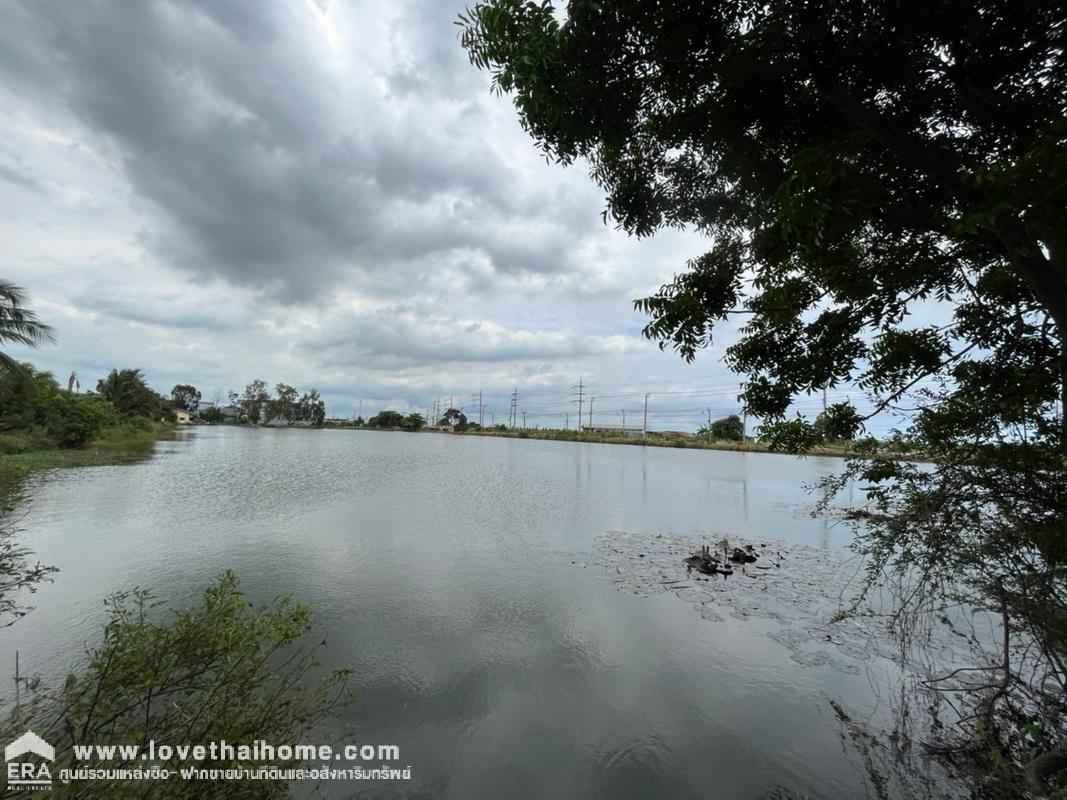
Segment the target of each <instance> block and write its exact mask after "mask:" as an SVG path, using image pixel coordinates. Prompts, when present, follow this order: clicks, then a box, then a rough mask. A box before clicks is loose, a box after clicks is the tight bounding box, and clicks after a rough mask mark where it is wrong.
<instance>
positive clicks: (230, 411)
mask: <svg viewBox="0 0 1067 800" xmlns="http://www.w3.org/2000/svg"><path fill="white" fill-rule="evenodd" d="M219 413H220V414H222V416H224V417H225V418H226V419H237V418H238V417H239V416H241V410H240V409H239V408H238V407H237V406H223V407H222V408H220V409H219Z"/></svg>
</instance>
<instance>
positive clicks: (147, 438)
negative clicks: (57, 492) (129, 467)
mask: <svg viewBox="0 0 1067 800" xmlns="http://www.w3.org/2000/svg"><path fill="white" fill-rule="evenodd" d="M174 427H175V426H174V425H173V424H171V423H167V422H153V421H151V420H138V421H137V422H132V423H131V422H123V423H120V424H118V425H114V426H111V427H109V428H105V429H104V431H103V432H102V433H101V434H100V435H99V436H98V437H97V438H95V439H94V440H93V441H91V442H89V443H88V444H87V445H85V446H84V447H71V448H43V449H36V450H24V451H22V452H17V453H0V489H2V487H3V486H4V485H12V484H15V483H17V482H18V481H19V479H21V478H22V477H24V476H25V475H26V474H27V473H29V472H31V471H33V470H38V469H55V468H58V467H91V466H100V465H104V464H125V463H131V462H134V461H140V460H141V459H144V458H147V457H148V456H149V455H151V453H152V448H153V447H154V446H155V443H156V442H157V441H158V440H159V439H161V438H164V437H166V436H168V435H169V434H170V433H171V432H173V430H174Z"/></svg>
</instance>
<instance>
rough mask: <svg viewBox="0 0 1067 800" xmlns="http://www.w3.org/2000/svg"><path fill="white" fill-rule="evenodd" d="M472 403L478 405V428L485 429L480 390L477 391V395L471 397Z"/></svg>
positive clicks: (483, 408)
mask: <svg viewBox="0 0 1067 800" xmlns="http://www.w3.org/2000/svg"><path fill="white" fill-rule="evenodd" d="M471 402H472V403H477V404H478V427H479V428H484V427H485V406H484V405H483V404H482V390H481V389H479V390H478V394H476V395H474V396H473V397H471Z"/></svg>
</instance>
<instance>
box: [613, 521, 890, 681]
mask: <svg viewBox="0 0 1067 800" xmlns="http://www.w3.org/2000/svg"><path fill="white" fill-rule="evenodd" d="M594 547H595V554H594V559H595V563H596V564H597V565H598V566H600V567H602V568H606V569H607V570H608V572H609V575H610V579H611V581H612V582H613V583H614V584H615V586H616V588H618V589H619V590H620V591H624V592H627V593H628V594H635V595H637V596H639V597H647V596H650V595H655V594H662V593H664V592H673V593H674V594H675V596H677V597H678V598H679V599H680V600H683V601H684V602H686V603H687V604H689V605H690V606H691V607H692V609H693V611H695V612H696V614H697V615H699V616H700V617H702V618H703V619H706V620H710V621H715V622H720V621H723V620H724V619H725V618H726V616H729V617H730V618H732V619H735V620H742V621H745V620H753V619H758V620H763V621H765V622H768V623H770V624H771V625H770V627H767V625H763V624H761V625H760V626H759V631H760V633H761V634H762V635H766V636H768V637H770V638H771V639H773V640H774V641H776V642H778V643H780V644H782V645H783V646H785V647H786V648H787V649H788V650H789V651H790V657H791V659H792V660H793V661H794V662H795V663H797V664H801V665H804V666H819V665H827V666H829V667H830V668H832V669H835V670H837V671H839V672H844V673H847V674H856V673H858V672H860V671H861V670H865V669H866V662H868V661H869V660H870V659H871V658H872V657H881V658H885V659H888V660H889V661H893V662H898V661H899V649H898V645H897V643H896V642H895V641H894V640H893V637H892V636H891V635H890V632H889V630H888V625H887V622H886V619H885V618H884V617H882V616H877V615H874V614H868V613H863V612H859V611H857V612H854V613H844V610H846V609H849V608H850V607H851V604H852V600H853V599H854V595H853V594H852V593H851V592H853V591H854V590H855V588H856V584H857V581H856V580H855V578H856V576H857V574H859V573H861V572H862V568H861V566H860V564H859V562H858V561H857V559H856V557H855V556H853V555H852V554H851V553H848V552H847V551H843V552H835V551H832V550H828V549H825V548H817V547H811V546H808V545H801V544H794V543H789V542H784V541H777V542H771V541H762V542H758V543H753V542H746V541H744V540H740V539H735V540H733V541H727V540H726V539H721V540H720V541H718V542H717V543H716V545H714V546H709V545H708V544H707V540H706V539H705V540H704V541H701V539H699V538H696V537H692V536H690V537H683V536H677V535H674V534H658V535H656V534H639V533H628V532H625V531H609V532H608V533H605V534H604V535H602V536H599V537H597V539H596V540H595V542H594ZM731 574H733V575H735V576H737V577H735V578H734V579H733V580H726V578H727V577H728V576H729V575H731Z"/></svg>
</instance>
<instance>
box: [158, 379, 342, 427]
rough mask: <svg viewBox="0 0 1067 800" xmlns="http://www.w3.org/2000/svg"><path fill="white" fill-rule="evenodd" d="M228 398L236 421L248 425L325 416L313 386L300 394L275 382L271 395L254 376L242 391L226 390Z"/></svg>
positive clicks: (316, 421)
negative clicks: (228, 391) (234, 411)
mask: <svg viewBox="0 0 1067 800" xmlns="http://www.w3.org/2000/svg"><path fill="white" fill-rule="evenodd" d="M178 388H184V387H177V386H176V387H175V389H178ZM229 397H230V403H231V404H232V405H233V406H234V407H235V408H237V410H238V414H239V416H238V421H239V422H243V423H247V424H249V425H268V424H286V425H293V424H304V425H322V423H323V422H324V421H325V419H326V401H324V400H323V399H322V397H321V396H320V395H319V392H318V390H317V389H314V388H313V389H311V390H310V391H308V392H304V394H300V392H299V390H297V389H296V388H294V387H292V386H290V385H289V384H287V383H278V384H275V386H274V394H273V395H271V393H270V392H269V391H268V389H267V382H266V381H264V380H260V379H258V378H257V379H256V380H254V381H252V382H251V383H250V384H248V385H247V386H246V387H245V390H244V392H243V393H242V394H238V393H237V392H230V393H229Z"/></svg>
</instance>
